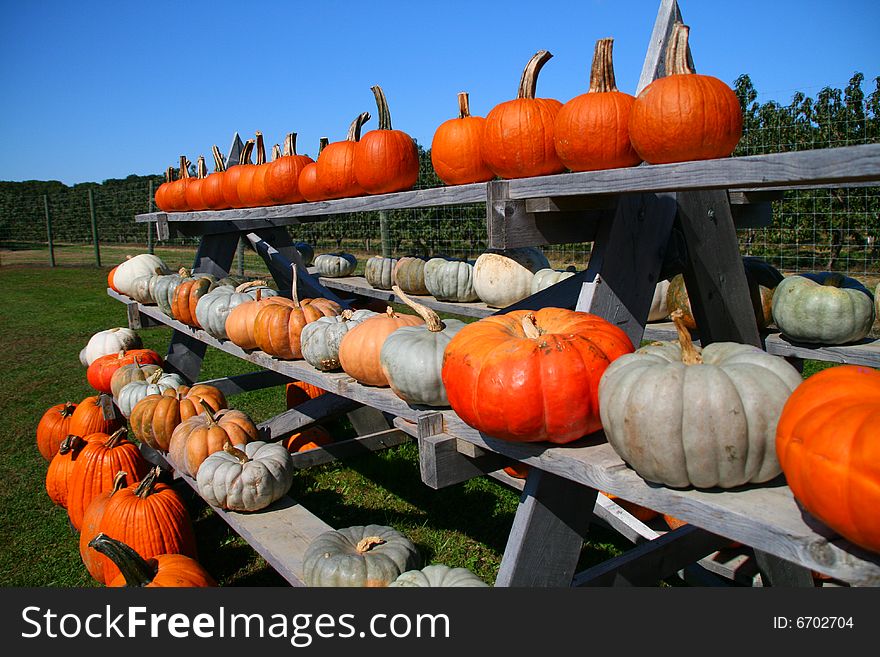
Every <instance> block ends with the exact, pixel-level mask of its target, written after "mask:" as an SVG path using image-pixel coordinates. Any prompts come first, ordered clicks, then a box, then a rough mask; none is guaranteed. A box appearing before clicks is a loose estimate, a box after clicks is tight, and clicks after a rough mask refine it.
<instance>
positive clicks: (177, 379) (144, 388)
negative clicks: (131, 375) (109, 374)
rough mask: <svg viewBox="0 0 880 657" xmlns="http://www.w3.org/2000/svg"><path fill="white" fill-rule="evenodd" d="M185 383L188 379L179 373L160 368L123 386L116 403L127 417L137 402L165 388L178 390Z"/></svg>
mask: <svg viewBox="0 0 880 657" xmlns="http://www.w3.org/2000/svg"><path fill="white" fill-rule="evenodd" d="M185 385H187V383H186V381H184V380H183V378H182V377H181V376H180V375H179V374H174V373H171V372H163V371H162V370H161V369H158V370H156V371H155V372H153V373H152V374H151V375H150V376H149V377H148V378H146V379H144V380H143V381H132V382H131V383H126V384H125V385H124V386H122V389H121V390H120V391H119V395H117V397H116V405H117V406H118V407H119V410H120V411H122V414H123V415H124V416H125V417H130V416H131V411H132V410H133V409H134V407H135V406H136V405H137V403H138V402H139V401H140V400H141V399H143V398H144V397H146V396H147V395H161V394H162V393H163V392H164V391H165V390H177V388H179V387H180V386H185Z"/></svg>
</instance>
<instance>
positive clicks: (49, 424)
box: [37, 402, 76, 461]
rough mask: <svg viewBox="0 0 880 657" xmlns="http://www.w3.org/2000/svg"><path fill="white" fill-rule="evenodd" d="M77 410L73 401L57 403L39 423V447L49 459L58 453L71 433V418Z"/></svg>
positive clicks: (42, 454)
mask: <svg viewBox="0 0 880 657" xmlns="http://www.w3.org/2000/svg"><path fill="white" fill-rule="evenodd" d="M75 410H76V404H74V403H73V402H65V403H62V404H55V405H54V406H52V407H50V408H49V409H48V410H46V412H45V413H43V416H42V417H41V418H40V421H39V422H38V423H37V449H38V450H39V452H40V455H41V456H42V457H43V458H44V459H46V460H47V461H51V460H52V457H53V456H55V454H57V453H58V448H59V447H60V445H61V441H62V440H64V438H65V437H66V436H67V435H68V434H69V433H70V431H69V428H70V419H71V416H72V415H73V412H74V411H75Z"/></svg>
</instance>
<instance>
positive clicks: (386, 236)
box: [379, 210, 391, 258]
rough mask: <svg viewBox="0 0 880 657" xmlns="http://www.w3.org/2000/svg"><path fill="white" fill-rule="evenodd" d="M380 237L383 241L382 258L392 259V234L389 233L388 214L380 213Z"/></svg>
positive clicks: (382, 211) (381, 211)
mask: <svg viewBox="0 0 880 657" xmlns="http://www.w3.org/2000/svg"><path fill="white" fill-rule="evenodd" d="M379 235H380V237H381V240H382V257H383V258H390V257H391V233H390V232H389V231H388V213H387V212H385V211H384V210H380V211H379Z"/></svg>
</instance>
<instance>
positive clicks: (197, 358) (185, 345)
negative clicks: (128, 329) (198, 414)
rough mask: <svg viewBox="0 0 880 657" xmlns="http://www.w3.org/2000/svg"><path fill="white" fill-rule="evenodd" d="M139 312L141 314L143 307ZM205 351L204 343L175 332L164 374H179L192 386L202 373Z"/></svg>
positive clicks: (172, 336) (167, 355)
mask: <svg viewBox="0 0 880 657" xmlns="http://www.w3.org/2000/svg"><path fill="white" fill-rule="evenodd" d="M141 312H143V306H142V307H141ZM206 351H207V346H206V345H205V343H204V342H202V341H201V340H198V339H197V338H195V337H193V336H191V335H188V334H187V333H183V332H181V331H179V330H175V331H174V333H172V334H171V340H170V341H169V343H168V353H167V354H166V355H165V364H164V365H163V369H164V370H165V371H166V372H172V373H174V374H180V376H182V377H183V378H184V380H186V381H187V382H188V383H190V384H192V383H194V382H195V381H198V380H199V376H200V374H201V372H202V359H204V357H205V352H206Z"/></svg>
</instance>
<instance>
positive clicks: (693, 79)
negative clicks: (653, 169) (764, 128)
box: [629, 23, 743, 164]
mask: <svg viewBox="0 0 880 657" xmlns="http://www.w3.org/2000/svg"><path fill="white" fill-rule="evenodd" d="M688 33H689V28H688V27H687V26H686V25H682V24H681V23H676V24H675V27H674V28H673V31H672V36H671V37H670V41H669V46H668V48H667V51H666V77H662V78H659V79H657V80H654V81H653V82H652V83H651V84H649V85H648V86H646V87H645V88H644V89H642V92H641V93H640V94H639V95H638V96H637V97H636V101H635V103H633V107H632V113H631V114H630V121H629V136H630V140H631V142H632V145H633V147H634V148H635V150H636V152H637V153H638V154H639V156H640V157H641V158H642V159H643V160H645V162H649V163H650V164H664V163H667V162H684V161H688V160H708V159H714V158H720V157H727V156H728V155H730V154H731V153H733V150H734V149H735V148H736V145H737V144H738V143H739V140H740V137H741V136H742V126H743V117H742V109H741V108H740V104H739V99H738V98H737V97H736V94H735V93H734V92H733V90H732V89H731V88H730V87H728V86H727V85H726V84H725V83H724V82H722V81H721V80H719V79H718V78H715V77H712V76H710V75H698V74H697V73H695V72H694V71H693V69H692V68H691V66H690V65H689V63H688V56H687V54H688Z"/></svg>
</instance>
